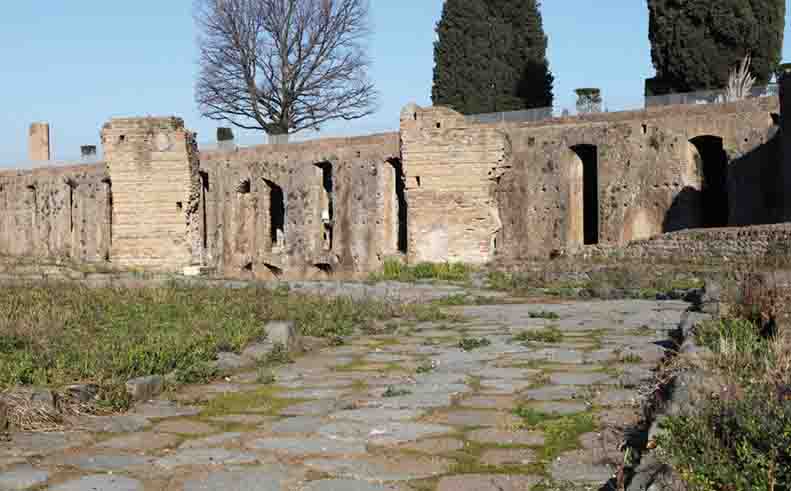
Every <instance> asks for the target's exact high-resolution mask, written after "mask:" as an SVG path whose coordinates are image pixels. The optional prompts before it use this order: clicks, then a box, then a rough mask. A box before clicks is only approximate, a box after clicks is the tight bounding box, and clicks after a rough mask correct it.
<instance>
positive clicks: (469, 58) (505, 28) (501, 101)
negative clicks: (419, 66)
mask: <svg viewBox="0 0 791 491" xmlns="http://www.w3.org/2000/svg"><path fill="white" fill-rule="evenodd" d="M539 8H540V3H539V2H538V1H537V0H522V1H514V0H448V1H446V2H445V5H444V6H443V9H442V18H441V19H440V21H439V23H438V24H437V36H438V40H437V41H436V42H435V44H434V63H435V65H434V86H433V88H432V101H433V102H434V104H435V105H444V106H450V107H452V108H453V109H455V110H457V111H460V112H461V113H464V114H479V113H488V112H499V111H515V110H521V109H531V108H547V107H551V106H552V100H553V96H552V84H553V81H554V78H553V76H552V74H551V72H550V70H549V64H548V62H547V59H546V50H547V37H546V35H545V34H544V28H543V23H542V19H541V12H540V9H539Z"/></svg>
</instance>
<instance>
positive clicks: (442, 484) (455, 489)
mask: <svg viewBox="0 0 791 491" xmlns="http://www.w3.org/2000/svg"><path fill="white" fill-rule="evenodd" d="M539 480H540V479H539V478H538V477H534V476H522V475H511V476H509V475H501V474H491V475H486V474H465V475H463V476H447V477H443V478H442V479H440V481H439V484H438V485H437V491H525V490H528V489H530V488H532V487H533V486H534V485H536V484H537V483H538V482H539Z"/></svg>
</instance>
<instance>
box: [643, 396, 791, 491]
mask: <svg viewBox="0 0 791 491" xmlns="http://www.w3.org/2000/svg"><path fill="white" fill-rule="evenodd" d="M663 429H664V430H665V431H664V433H661V434H660V436H659V438H658V443H659V446H660V448H661V449H662V452H663V456H664V457H665V458H666V459H667V460H668V461H669V462H670V463H671V464H672V465H673V466H674V468H675V469H676V470H677V471H678V472H679V474H680V475H681V477H682V478H683V479H684V480H685V481H686V482H687V483H688V484H689V487H690V490H691V491H720V490H723V489H728V490H732V491H748V490H756V489H774V490H787V489H791V401H789V400H788V399H785V400H784V399H782V398H780V397H778V395H777V394H776V392H775V390H774V389H773V388H772V387H767V386H762V385H757V386H754V387H753V388H751V389H750V390H749V391H748V393H747V394H746V396H744V397H741V398H740V397H736V398H729V399H721V398H712V399H710V400H708V401H707V403H706V404H705V405H704V406H703V407H702V408H701V409H700V411H699V412H698V413H697V414H694V415H682V416H674V417H670V418H668V419H667V420H666V421H665V423H664V425H663Z"/></svg>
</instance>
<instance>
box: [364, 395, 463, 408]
mask: <svg viewBox="0 0 791 491" xmlns="http://www.w3.org/2000/svg"><path fill="white" fill-rule="evenodd" d="M377 399H381V394H379V395H378V396H377ZM452 402H453V394H450V393H434V394H432V393H431V392H422V393H418V394H408V395H405V396H399V397H388V398H384V399H381V400H377V403H376V404H377V406H378V407H382V408H390V409H432V408H438V407H445V406H450V405H451V403H452Z"/></svg>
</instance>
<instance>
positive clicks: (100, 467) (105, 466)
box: [58, 455, 154, 472]
mask: <svg viewBox="0 0 791 491" xmlns="http://www.w3.org/2000/svg"><path fill="white" fill-rule="evenodd" d="M153 460H154V458H152V457H140V456H136V455H75V456H71V457H67V458H65V459H59V461H58V464H59V465H65V466H69V467H77V468H79V469H82V470H84V471H89V472H107V471H118V470H125V471H129V470H131V469H134V468H138V469H140V468H145V467H147V466H149V465H151V463H152V462H153Z"/></svg>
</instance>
